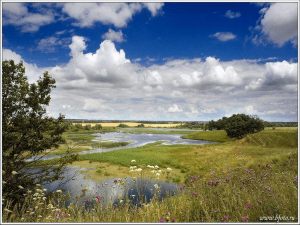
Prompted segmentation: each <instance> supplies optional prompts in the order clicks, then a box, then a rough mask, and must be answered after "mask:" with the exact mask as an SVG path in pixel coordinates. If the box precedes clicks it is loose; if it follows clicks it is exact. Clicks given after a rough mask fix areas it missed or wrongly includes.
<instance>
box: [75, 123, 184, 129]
mask: <svg viewBox="0 0 300 225" xmlns="http://www.w3.org/2000/svg"><path fill="white" fill-rule="evenodd" d="M121 123H122V124H126V125H128V126H130V127H136V126H137V125H139V124H141V123H135V122H121ZM73 124H74V125H75V124H81V125H82V126H85V125H87V124H88V125H91V126H92V127H93V126H95V124H101V125H102V127H117V126H118V125H119V124H120V123H73ZM180 124H181V123H172V124H169V123H158V124H144V125H145V127H167V128H172V127H176V126H178V125H180Z"/></svg>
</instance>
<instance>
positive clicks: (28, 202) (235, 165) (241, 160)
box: [2, 128, 298, 223]
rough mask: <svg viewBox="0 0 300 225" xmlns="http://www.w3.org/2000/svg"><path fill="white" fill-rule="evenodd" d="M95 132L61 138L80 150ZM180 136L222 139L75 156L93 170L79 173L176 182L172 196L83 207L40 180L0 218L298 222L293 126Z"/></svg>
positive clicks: (98, 177) (96, 199)
mask: <svg viewBox="0 0 300 225" xmlns="http://www.w3.org/2000/svg"><path fill="white" fill-rule="evenodd" d="M93 132H94V131H93ZM93 132H92V131H82V133H81V134H80V133H78V132H77V134H75V132H69V133H66V134H65V135H66V136H65V137H66V138H67V141H72V145H74V146H78V147H79V148H84V147H83V146H90V142H91V140H92V139H93V138H95V136H93V135H92V133H93ZM184 137H185V138H191V139H199V140H213V141H218V142H219V143H218V144H206V145H198V146H196V145H172V146H168V145H162V143H161V142H156V143H152V144H148V145H146V146H142V147H138V148H132V149H122V150H116V151H111V152H105V153H101V154H96V153H95V154H86V155H79V159H78V161H76V162H74V163H73V165H72V166H74V165H75V166H76V165H77V166H80V167H84V168H96V170H89V171H85V172H84V173H85V174H86V176H87V178H92V179H94V180H97V181H99V182H100V181H101V180H102V179H104V178H107V177H120V178H123V177H150V178H151V179H154V180H158V179H160V180H169V181H173V182H176V183H178V184H180V185H181V186H180V188H179V190H178V191H179V193H178V194H177V195H175V196H169V197H166V198H165V199H163V201H159V200H158V196H157V197H154V198H153V199H151V201H150V202H149V203H143V204H142V207H138V206H134V205H132V204H131V203H130V200H129V199H128V198H126V196H125V197H122V196H120V198H119V204H118V205H112V204H111V205H108V206H107V207H106V208H103V207H102V205H101V204H100V200H101V196H96V195H95V197H94V198H93V199H86V201H89V202H94V203H95V204H94V207H88V208H87V209H85V207H84V204H83V205H79V204H72V205H69V206H67V207H66V206H64V204H63V202H64V199H65V198H66V197H67V196H64V195H62V194H61V193H60V192H57V193H53V195H50V196H47V197H46V195H45V193H44V191H43V190H41V189H40V187H38V186H37V189H36V193H28V195H27V196H26V199H25V203H24V204H23V205H20V206H17V205H16V206H14V207H12V208H10V207H9V204H10V203H9V202H6V201H5V200H4V201H3V203H4V204H3V207H4V211H3V215H2V221H3V222H59V223H62V222H269V223H270V222H295V223H296V222H298V129H297V128H276V129H272V128H266V129H265V130H264V131H262V132H259V133H255V134H250V135H247V136H246V137H244V138H243V139H238V140H236V139H231V138H228V137H227V136H226V132H225V131H222V130H221V131H209V132H191V133H189V134H185V135H184ZM74 149H75V148H74ZM54 160H55V159H54ZM45 163H46V162H45ZM150 166H151V167H150ZM154 166H156V168H155V169H152V167H154ZM153 171H154V173H153ZM156 174H159V175H156ZM119 185H122V184H121V183H119ZM157 190H158V191H159V187H157ZM158 193H159V192H158ZM25 206H26V207H25Z"/></svg>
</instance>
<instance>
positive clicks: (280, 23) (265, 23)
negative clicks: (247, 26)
mask: <svg viewBox="0 0 300 225" xmlns="http://www.w3.org/2000/svg"><path fill="white" fill-rule="evenodd" d="M297 4H298V3H296V2H293V3H292V2H284V3H273V4H271V5H270V7H269V8H263V9H262V10H261V11H260V12H261V13H262V17H261V19H260V21H259V25H258V26H257V27H256V29H257V30H260V31H261V33H262V36H259V35H256V36H255V37H254V38H253V41H254V43H261V42H262V40H263V39H264V38H266V39H267V40H268V41H269V42H271V43H275V44H277V45H278V46H279V47H281V46H283V45H284V44H285V43H287V42H291V43H292V44H293V45H294V46H295V45H297V36H298V5H297Z"/></svg>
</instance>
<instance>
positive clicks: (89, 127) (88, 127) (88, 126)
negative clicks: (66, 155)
mask: <svg viewBox="0 0 300 225" xmlns="http://www.w3.org/2000/svg"><path fill="white" fill-rule="evenodd" d="M84 129H85V130H91V129H92V126H91V125H90V124H87V125H85V126H84Z"/></svg>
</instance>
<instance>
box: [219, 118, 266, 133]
mask: <svg viewBox="0 0 300 225" xmlns="http://www.w3.org/2000/svg"><path fill="white" fill-rule="evenodd" d="M262 130H264V123H263V121H262V120H260V119H259V118H254V117H251V116H248V115H245V114H234V115H232V116H231V117H229V118H228V119H226V124H225V131H226V133H227V136H228V137H231V138H238V139H241V138H243V137H244V136H245V135H247V134H253V133H256V132H259V131H262Z"/></svg>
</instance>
